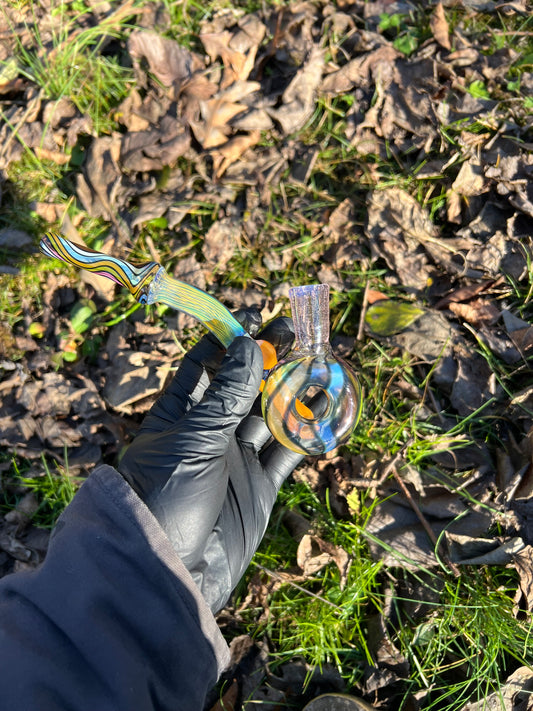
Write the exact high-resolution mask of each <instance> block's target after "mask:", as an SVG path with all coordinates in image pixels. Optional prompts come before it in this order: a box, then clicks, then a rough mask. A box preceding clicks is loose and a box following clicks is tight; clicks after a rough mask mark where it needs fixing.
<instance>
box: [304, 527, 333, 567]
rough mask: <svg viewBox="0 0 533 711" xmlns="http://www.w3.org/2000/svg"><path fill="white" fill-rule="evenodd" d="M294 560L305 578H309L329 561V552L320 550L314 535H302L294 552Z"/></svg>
mask: <svg viewBox="0 0 533 711" xmlns="http://www.w3.org/2000/svg"><path fill="white" fill-rule="evenodd" d="M296 562H297V563H298V567H299V568H301V570H302V571H303V574H304V576H305V577H306V578H310V577H312V576H313V575H315V573H318V571H319V570H322V568H324V567H325V566H326V565H327V564H328V563H330V562H331V556H330V555H329V553H324V552H323V551H321V549H320V546H319V545H318V543H317V539H316V537H315V536H313V535H311V534H309V533H306V534H305V535H304V536H302V538H301V540H300V543H299V544H298V550H297V552H296Z"/></svg>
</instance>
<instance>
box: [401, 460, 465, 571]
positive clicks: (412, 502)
mask: <svg viewBox="0 0 533 711" xmlns="http://www.w3.org/2000/svg"><path fill="white" fill-rule="evenodd" d="M392 474H393V476H394V478H395V479H396V481H397V483H398V485H399V487H400V489H401V490H402V492H403V494H404V496H405V498H406V499H407V501H408V502H409V503H410V505H411V508H412V509H413V511H414V512H415V514H416V515H417V517H418V520H419V521H420V523H421V524H422V526H423V527H424V530H425V532H426V533H427V534H428V536H429V539H430V541H431V542H432V543H433V545H434V546H435V549H436V548H437V546H438V539H437V536H436V535H435V533H434V531H433V529H432V528H431V526H430V525H429V521H428V520H427V518H426V517H425V516H424V514H423V513H422V510H421V508H420V506H419V505H418V504H417V503H416V501H415V500H414V499H413V497H412V495H411V492H410V491H409V489H408V488H407V486H406V484H405V482H404V480H403V479H402V478H401V476H400V475H399V474H398V472H397V471H396V468H394V469H393V470H392ZM446 562H447V564H448V566H449V567H450V570H451V571H452V572H453V574H454V575H455V577H457V578H458V577H459V575H460V572H459V568H458V567H457V566H456V565H455V563H452V561H451V560H450V559H449V558H447V560H446Z"/></svg>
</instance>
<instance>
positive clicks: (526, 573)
mask: <svg viewBox="0 0 533 711" xmlns="http://www.w3.org/2000/svg"><path fill="white" fill-rule="evenodd" d="M509 567H514V568H516V570H517V572H518V575H519V577H520V582H519V585H518V589H517V591H516V597H515V615H517V614H518V613H519V611H520V610H529V611H530V612H533V546H526V547H525V548H523V549H522V550H520V551H518V552H517V553H515V554H514V555H513V560H512V563H511V564H510V565H509Z"/></svg>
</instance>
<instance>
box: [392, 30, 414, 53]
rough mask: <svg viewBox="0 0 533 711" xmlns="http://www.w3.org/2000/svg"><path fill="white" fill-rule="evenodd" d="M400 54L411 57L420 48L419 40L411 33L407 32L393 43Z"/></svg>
mask: <svg viewBox="0 0 533 711" xmlns="http://www.w3.org/2000/svg"><path fill="white" fill-rule="evenodd" d="M392 44H393V45H394V48H395V49H397V50H398V51H399V52H402V53H403V54H405V55H407V56H409V55H410V54H413V52H414V51H415V50H416V49H417V48H418V39H417V38H416V37H415V35H413V34H411V32H407V33H406V34H405V35H402V36H401V37H397V38H396V39H395V40H394V42H393V43H392Z"/></svg>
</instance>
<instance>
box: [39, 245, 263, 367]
mask: <svg viewBox="0 0 533 711" xmlns="http://www.w3.org/2000/svg"><path fill="white" fill-rule="evenodd" d="M39 246H40V249H41V252H43V253H44V254H46V255H48V256H49V257H55V258H56V259H61V260H62V261H63V262H67V263H68V264H73V265H74V266H76V267H80V268H81V269H87V270H88V271H90V272H95V273H96V274H100V275H101V276H104V277H107V278H108V279H112V280H113V281H115V282H116V283H117V284H121V285H122V286H125V287H126V289H128V291H129V292H130V294H131V295H132V296H133V297H134V299H135V300H136V301H138V302H139V303H140V304H153V303H155V302H156V301H157V302H160V303H163V304H167V306H171V307H172V308H174V309H177V310H178V311H183V312H184V313H186V314H188V315H189V316H192V317H193V318H195V319H197V320H198V321H200V322H201V323H203V324H204V326H206V328H208V329H209V330H210V331H211V332H212V333H214V334H215V336H216V337H217V338H218V339H219V341H220V342H221V343H222V344H223V345H224V346H225V347H226V348H227V347H228V346H229V344H230V343H231V342H232V341H233V339H234V338H236V337H237V336H247V335H248V333H247V332H246V331H245V330H244V328H243V327H242V326H241V324H240V323H239V322H238V321H237V319H235V318H234V317H233V316H232V314H231V313H230V311H229V310H228V309H227V308H226V307H225V306H224V305H223V304H221V303H220V301H218V300H217V299H215V297H214V296H211V295H210V294H207V293H206V292H205V291H202V290H201V289H198V288H197V287H196V286H192V285H191V284H186V283H185V282H183V281H179V280H178V279H174V278H173V277H171V276H169V274H167V272H166V271H165V269H164V268H163V267H162V266H161V265H160V264H158V263H157V262H147V263H146V264H139V265H137V266H134V265H133V264H130V263H129V262H126V261H125V260H124V259H117V258H116V257H111V256H109V255H108V254H103V253H102V252H95V251H94V250H93V249H89V247H85V246H81V245H79V244H76V243H75V242H71V241H70V240H68V239H66V238H65V237H62V236H61V235H58V234H56V233H55V232H47V233H46V235H45V236H44V237H43V238H42V239H41V241H40V245H39ZM262 343H263V342H260V345H261V350H263V345H262ZM269 345H270V344H269ZM263 357H265V352H264V351H263Z"/></svg>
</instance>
